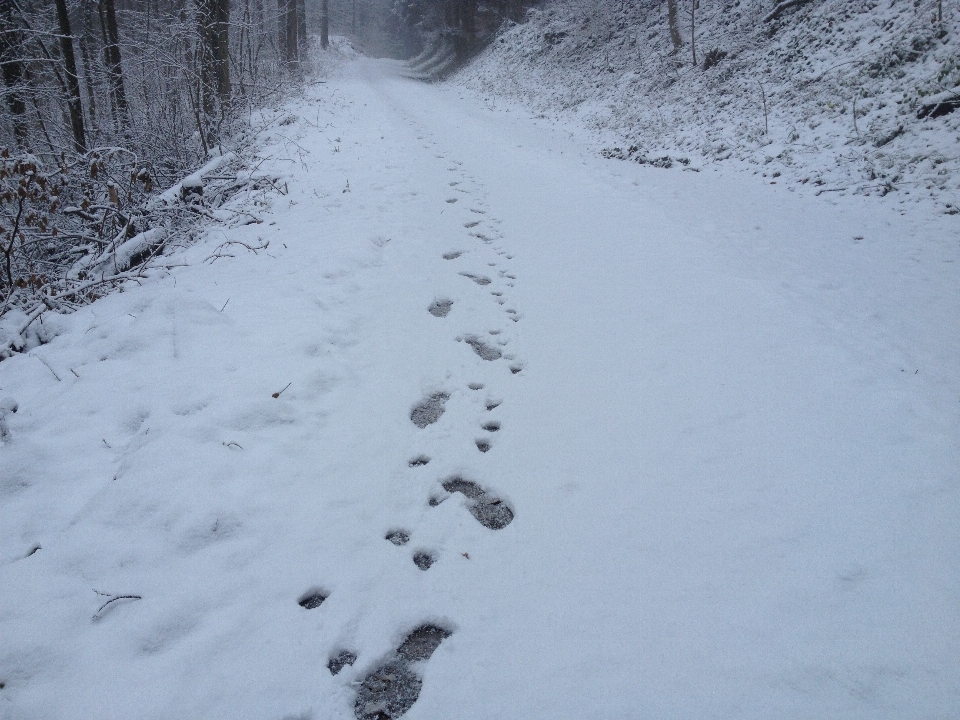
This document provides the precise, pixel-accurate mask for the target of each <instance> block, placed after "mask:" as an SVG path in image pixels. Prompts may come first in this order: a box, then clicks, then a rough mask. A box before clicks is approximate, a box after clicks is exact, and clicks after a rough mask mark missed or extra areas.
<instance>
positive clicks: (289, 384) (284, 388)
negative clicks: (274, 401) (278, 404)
mask: <svg viewBox="0 0 960 720" xmlns="http://www.w3.org/2000/svg"><path fill="white" fill-rule="evenodd" d="M291 385H293V381H290V382H288V383H287V384H286V385H285V386H284V387H283V390H286V389H287V388H288V387H290V386H291ZM283 390H281V391H280V392H275V393H274V394H273V395H271V396H270V397H273V398H278V397H280V396H281V395H282V394H283Z"/></svg>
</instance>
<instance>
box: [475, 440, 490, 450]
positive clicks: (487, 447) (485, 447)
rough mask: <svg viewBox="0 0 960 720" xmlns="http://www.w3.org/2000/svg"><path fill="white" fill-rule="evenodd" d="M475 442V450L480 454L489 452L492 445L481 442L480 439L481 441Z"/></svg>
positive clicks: (484, 441)
mask: <svg viewBox="0 0 960 720" xmlns="http://www.w3.org/2000/svg"><path fill="white" fill-rule="evenodd" d="M476 442H477V450H479V451H480V452H482V453H485V452H490V448H491V447H492V445H490V443H489V442H487V441H486V440H482V439H481V440H477V441H476Z"/></svg>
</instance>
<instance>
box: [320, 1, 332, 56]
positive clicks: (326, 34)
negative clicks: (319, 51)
mask: <svg viewBox="0 0 960 720" xmlns="http://www.w3.org/2000/svg"><path fill="white" fill-rule="evenodd" d="M329 44H330V8H329V7H327V0H320V47H322V48H324V49H326V47H327V45H329Z"/></svg>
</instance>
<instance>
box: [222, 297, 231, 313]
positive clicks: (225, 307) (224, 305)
mask: <svg viewBox="0 0 960 720" xmlns="http://www.w3.org/2000/svg"><path fill="white" fill-rule="evenodd" d="M228 302H230V298H227V302H225V303H224V304H223V307H222V308H220V312H223V311H224V310H226V309H227V303H228Z"/></svg>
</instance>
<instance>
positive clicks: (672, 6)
mask: <svg viewBox="0 0 960 720" xmlns="http://www.w3.org/2000/svg"><path fill="white" fill-rule="evenodd" d="M667 24H668V25H670V40H671V41H672V42H673V51H674V52H677V51H678V50H679V49H680V48H681V47H682V46H683V41H682V40H681V39H680V30H678V29H677V0H667Z"/></svg>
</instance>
